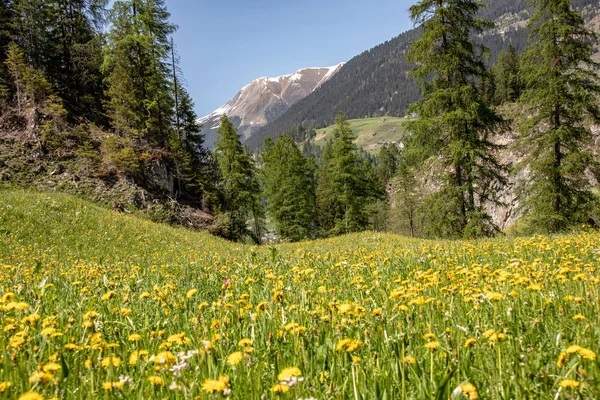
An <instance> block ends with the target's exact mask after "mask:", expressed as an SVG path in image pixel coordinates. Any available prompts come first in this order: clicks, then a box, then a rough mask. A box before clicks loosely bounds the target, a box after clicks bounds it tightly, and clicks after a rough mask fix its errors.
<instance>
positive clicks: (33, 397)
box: [19, 392, 44, 400]
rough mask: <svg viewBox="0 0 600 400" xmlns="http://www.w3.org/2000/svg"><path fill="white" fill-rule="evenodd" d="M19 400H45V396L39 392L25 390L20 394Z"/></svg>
mask: <svg viewBox="0 0 600 400" xmlns="http://www.w3.org/2000/svg"><path fill="white" fill-rule="evenodd" d="M19 400H44V396H42V395H40V394H39V393H37V392H25V393H23V394H22V395H20V396H19Z"/></svg>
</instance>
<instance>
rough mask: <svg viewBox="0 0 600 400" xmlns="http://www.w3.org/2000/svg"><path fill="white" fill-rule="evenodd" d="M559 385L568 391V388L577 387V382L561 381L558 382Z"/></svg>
mask: <svg viewBox="0 0 600 400" xmlns="http://www.w3.org/2000/svg"><path fill="white" fill-rule="evenodd" d="M559 385H560V386H562V387H564V388H565V389H569V388H572V389H574V388H576V387H578V386H579V382H577V381H575V380H573V379H563V380H562V381H560V383H559Z"/></svg>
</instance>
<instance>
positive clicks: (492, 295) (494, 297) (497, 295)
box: [468, 292, 504, 385]
mask: <svg viewBox="0 0 600 400" xmlns="http://www.w3.org/2000/svg"><path fill="white" fill-rule="evenodd" d="M487 298H488V300H491V301H500V300H504V296H503V295H501V294H500V293H496V292H494V293H488V295H487ZM468 385H470V383H469V384H468Z"/></svg>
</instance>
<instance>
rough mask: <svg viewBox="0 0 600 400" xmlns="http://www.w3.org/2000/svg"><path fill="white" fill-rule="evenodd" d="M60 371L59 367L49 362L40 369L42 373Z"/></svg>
mask: <svg viewBox="0 0 600 400" xmlns="http://www.w3.org/2000/svg"><path fill="white" fill-rule="evenodd" d="M59 369H60V365H58V364H57V363H54V362H50V363H48V364H46V365H44V366H43V367H42V371H44V372H56V371H58V370H59Z"/></svg>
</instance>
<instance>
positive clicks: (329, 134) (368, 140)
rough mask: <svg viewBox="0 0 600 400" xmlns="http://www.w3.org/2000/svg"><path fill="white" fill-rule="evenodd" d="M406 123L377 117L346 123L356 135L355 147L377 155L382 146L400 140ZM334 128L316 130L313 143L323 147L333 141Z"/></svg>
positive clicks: (394, 118)
mask: <svg viewBox="0 0 600 400" xmlns="http://www.w3.org/2000/svg"><path fill="white" fill-rule="evenodd" d="M406 121H407V119H406V118H397V117H377V118H364V119H352V120H349V121H348V122H349V123H350V127H351V128H352V132H353V133H354V134H355V135H356V140H355V143H356V145H357V146H358V147H360V148H362V149H364V150H365V151H368V152H369V153H377V152H379V149H380V148H381V146H382V145H384V144H386V143H390V142H396V141H398V140H400V139H402V137H403V136H404V133H405V128H404V123H405V122H406ZM334 128H335V126H334V125H331V126H329V127H327V128H323V129H318V130H317V131H316V132H317V135H316V136H315V143H317V144H319V145H324V144H325V142H326V141H327V140H330V139H333V130H334Z"/></svg>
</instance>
